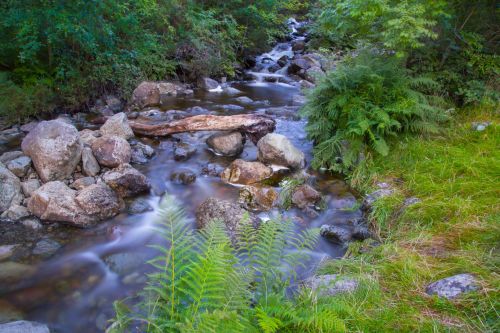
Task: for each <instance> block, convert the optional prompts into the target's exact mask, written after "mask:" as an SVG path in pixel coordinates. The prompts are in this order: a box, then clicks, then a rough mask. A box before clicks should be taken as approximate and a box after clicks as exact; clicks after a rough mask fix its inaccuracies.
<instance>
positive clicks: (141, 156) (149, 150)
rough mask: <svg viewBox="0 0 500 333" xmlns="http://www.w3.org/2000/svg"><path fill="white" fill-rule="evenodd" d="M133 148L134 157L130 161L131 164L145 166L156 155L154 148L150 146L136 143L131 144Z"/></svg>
mask: <svg viewBox="0 0 500 333" xmlns="http://www.w3.org/2000/svg"><path fill="white" fill-rule="evenodd" d="M131 147H132V157H131V159H130V162H131V163H136V164H145V163H147V162H148V161H149V159H150V158H151V157H153V156H154V154H155V150H154V149H153V147H151V146H148V145H146V144H144V143H141V142H134V143H133V144H131Z"/></svg>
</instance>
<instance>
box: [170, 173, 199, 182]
mask: <svg viewBox="0 0 500 333" xmlns="http://www.w3.org/2000/svg"><path fill="white" fill-rule="evenodd" d="M170 181H171V182H172V183H175V184H180V185H190V184H192V183H194V182H195V181H196V174H195V173H194V172H192V171H191V170H188V169H180V170H176V171H174V172H172V174H171V175H170Z"/></svg>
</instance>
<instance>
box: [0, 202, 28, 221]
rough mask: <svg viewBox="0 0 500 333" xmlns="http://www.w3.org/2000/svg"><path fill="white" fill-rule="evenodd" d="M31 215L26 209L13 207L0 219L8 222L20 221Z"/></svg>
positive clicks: (19, 206)
mask: <svg viewBox="0 0 500 333" xmlns="http://www.w3.org/2000/svg"><path fill="white" fill-rule="evenodd" d="M29 215H30V213H29V212H28V210H27V209H26V207H24V206H21V205H11V206H10V207H9V209H7V210H6V211H5V212H3V213H2V215H1V216H0V218H2V219H3V220H7V221H18V220H20V219H22V218H25V217H28V216H29Z"/></svg>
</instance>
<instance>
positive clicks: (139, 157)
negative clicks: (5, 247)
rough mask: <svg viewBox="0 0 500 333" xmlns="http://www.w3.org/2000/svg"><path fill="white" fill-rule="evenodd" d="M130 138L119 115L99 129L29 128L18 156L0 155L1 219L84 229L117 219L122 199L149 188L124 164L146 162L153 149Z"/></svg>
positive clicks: (45, 124)
mask: <svg viewBox="0 0 500 333" xmlns="http://www.w3.org/2000/svg"><path fill="white" fill-rule="evenodd" d="M133 138H134V133H133V131H132V129H131V127H130V125H129V123H128V119H127V116H126V115H125V113H117V114H114V115H113V116H110V117H109V118H108V119H107V121H106V122H105V123H104V125H102V126H101V128H100V129H99V130H90V129H84V130H82V131H78V130H77V128H76V127H75V126H74V125H73V124H71V123H69V122H68V121H67V120H65V119H62V118H58V119H56V120H50V121H41V122H39V123H37V124H36V125H34V126H32V128H31V129H30V131H29V132H28V134H27V135H26V136H25V137H24V139H23V140H22V144H21V149H22V151H10V152H6V153H4V154H2V155H1V156H0V178H1V181H2V187H1V188H0V213H1V218H2V219H4V220H11V221H17V220H22V219H25V218H32V217H33V216H35V217H37V218H39V219H41V220H42V221H47V222H60V223H65V224H70V225H73V226H77V227H89V226H93V225H95V224H96V223H98V222H99V221H102V220H105V219H109V218H111V217H113V216H115V215H117V214H118V213H119V212H120V211H122V210H123V208H124V201H123V199H124V198H126V197H130V196H133V195H136V194H139V193H143V192H147V191H149V188H150V183H149V181H148V179H147V178H146V176H144V175H143V174H141V173H140V172H139V171H138V170H136V169H135V168H133V167H132V166H131V165H130V163H132V162H146V161H147V159H148V158H150V157H151V156H152V155H153V154H154V149H153V148H152V147H150V146H147V145H145V144H143V143H140V142H137V141H136V140H134V139H133Z"/></svg>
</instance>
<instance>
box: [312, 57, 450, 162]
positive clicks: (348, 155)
mask: <svg viewBox="0 0 500 333" xmlns="http://www.w3.org/2000/svg"><path fill="white" fill-rule="evenodd" d="M437 88H438V87H437V85H436V83H435V82H434V81H432V80H430V79H427V78H424V77H419V78H412V77H410V76H409V75H408V74H407V73H406V71H405V69H404V68H403V67H402V66H401V64H400V61H399V60H397V59H395V58H394V57H390V56H386V55H381V54H375V53H373V52H368V51H363V52H362V53H360V54H359V55H358V56H356V57H354V58H352V59H346V60H345V61H344V62H342V63H341V64H340V65H339V67H338V69H337V70H336V71H334V72H331V73H329V74H328V75H327V77H326V78H325V79H324V80H322V81H321V82H320V83H319V85H318V86H317V87H316V88H315V89H314V90H313V91H312V93H311V94H310V96H309V98H308V103H307V104H306V105H305V107H304V109H303V112H304V113H305V115H306V116H307V117H308V119H309V123H308V125H307V132H308V135H309V137H310V138H311V139H313V140H314V141H315V143H316V146H315V148H314V161H313V166H314V167H316V168H319V167H322V166H326V167H328V168H329V169H331V170H336V171H347V170H349V168H351V167H352V166H353V165H354V164H355V163H356V162H357V161H358V159H359V157H360V153H362V152H364V151H365V150H366V149H372V150H374V151H375V152H376V153H378V154H381V155H387V154H388V153H389V142H388V140H389V139H390V138H391V137H396V135H397V134H401V133H407V132H409V133H425V132H431V133H432V132H436V131H437V130H438V126H437V122H439V121H443V120H445V119H446V115H445V113H444V111H443V109H442V108H440V107H439V106H440V105H442V104H443V101H442V100H441V99H440V98H438V97H436V96H431V95H428V94H426V93H428V92H430V91H432V90H435V89H437Z"/></svg>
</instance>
